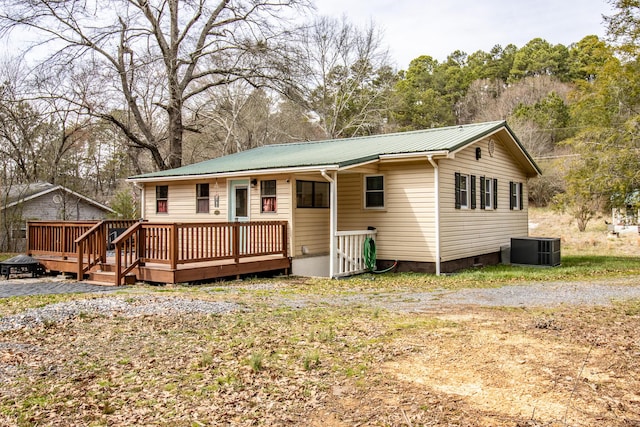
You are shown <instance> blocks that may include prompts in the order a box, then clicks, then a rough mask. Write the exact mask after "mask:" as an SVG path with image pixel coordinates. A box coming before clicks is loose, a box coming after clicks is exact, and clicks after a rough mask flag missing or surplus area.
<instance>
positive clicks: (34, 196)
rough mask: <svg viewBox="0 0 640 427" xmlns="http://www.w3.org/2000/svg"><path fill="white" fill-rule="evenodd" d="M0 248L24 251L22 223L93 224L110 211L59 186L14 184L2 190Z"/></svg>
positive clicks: (23, 225) (23, 228)
mask: <svg viewBox="0 0 640 427" xmlns="http://www.w3.org/2000/svg"><path fill="white" fill-rule="evenodd" d="M2 196H3V200H2V204H1V206H0V223H1V224H2V225H1V226H0V248H1V250H4V251H11V252H21V251H24V250H25V239H26V222H27V221H33V220H40V221H48V220H64V221H79V220H97V219H104V218H106V216H107V215H108V214H110V213H114V211H113V210H112V209H111V208H109V207H108V206H105V205H103V204H101V203H99V202H97V201H95V200H92V199H90V198H89V197H86V196H83V195H82V194H79V193H77V192H75V191H72V190H70V189H68V188H66V187H63V186H62V185H54V184H50V183H48V182H35V183H31V184H14V185H12V186H11V187H5V188H3V189H2Z"/></svg>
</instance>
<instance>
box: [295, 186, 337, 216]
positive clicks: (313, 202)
mask: <svg viewBox="0 0 640 427" xmlns="http://www.w3.org/2000/svg"><path fill="white" fill-rule="evenodd" d="M298 183H300V184H302V183H310V184H311V205H310V206H306V205H305V206H300V204H299V196H298V194H299V192H298ZM318 185H323V186H325V185H326V187H327V199H326V201H327V205H326V206H316V186H318ZM330 192H331V188H330V186H329V183H328V182H323V181H309V180H305V179H296V209H329V207H330V206H331V200H330V199H331V196H330Z"/></svg>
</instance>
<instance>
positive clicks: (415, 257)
mask: <svg viewBox="0 0 640 427" xmlns="http://www.w3.org/2000/svg"><path fill="white" fill-rule="evenodd" d="M377 173H378V174H382V175H383V176H384V192H385V208H384V209H381V210H378V209H365V208H364V201H363V198H364V177H365V174H341V175H339V178H338V230H342V231H344V230H366V229H367V227H368V226H372V227H375V228H376V229H377V232H378V234H377V238H376V249H377V257H378V258H379V259H391V260H394V259H397V260H403V261H422V262H432V261H433V260H434V258H435V234H434V230H435V226H434V218H435V210H434V197H433V168H432V167H431V166H430V165H429V163H428V162H427V160H426V159H425V161H424V162H412V163H405V162H390V163H382V164H381V165H380V167H379V169H378V172H377Z"/></svg>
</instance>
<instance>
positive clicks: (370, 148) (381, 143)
mask: <svg viewBox="0 0 640 427" xmlns="http://www.w3.org/2000/svg"><path fill="white" fill-rule="evenodd" d="M502 127H506V128H507V129H508V127H507V125H506V122H504V121H497V122H487V123H478V124H469V125H462V126H450V127H443V128H433V129H426V130H419V131H411V132H401V133H392V134H384V135H374V136H363V137H357V138H345V139H332V140H326V141H315V142H300V143H288V144H277V145H265V146H263V147H259V148H254V149H251V150H247V151H242V152H239V153H235V154H231V155H228V156H223V157H218V158H215V159H211V160H206V161H203V162H199V163H194V164H191V165H187V166H182V167H179V168H176V169H170V170H164V171H159V172H152V173H147V174H143V175H137V176H134V177H131V178H130V179H131V180H134V181H135V180H145V179H148V178H161V177H167V178H169V177H185V176H195V175H212V174H222V173H233V172H242V171H260V170H274V169H285V168H299V167H321V166H329V165H331V166H336V167H338V168H343V167H346V166H350V165H355V164H360V163H364V162H367V161H371V160H376V159H378V158H380V156H382V155H392V154H404V153H423V152H424V153H429V152H436V151H448V152H451V151H455V150H457V149H459V148H462V147H464V146H465V145H467V144H470V143H473V142H475V141H477V140H478V139H481V138H482V137H484V136H486V135H489V134H491V133H493V132H495V131H497V130H498V129H500V128H502ZM509 133H510V134H511V135H512V136H513V138H514V140H515V141H516V143H517V144H518V145H519V146H520V148H521V149H522V151H523V152H524V153H525V155H527V154H526V151H525V150H524V148H522V146H521V144H520V143H519V142H518V141H517V139H516V138H515V135H513V133H512V132H511V131H510V130H509ZM527 158H528V159H529V160H530V161H531V162H532V164H533V165H534V168H536V169H537V167H536V166H535V163H533V160H532V159H531V158H530V157H529V156H528V155H527Z"/></svg>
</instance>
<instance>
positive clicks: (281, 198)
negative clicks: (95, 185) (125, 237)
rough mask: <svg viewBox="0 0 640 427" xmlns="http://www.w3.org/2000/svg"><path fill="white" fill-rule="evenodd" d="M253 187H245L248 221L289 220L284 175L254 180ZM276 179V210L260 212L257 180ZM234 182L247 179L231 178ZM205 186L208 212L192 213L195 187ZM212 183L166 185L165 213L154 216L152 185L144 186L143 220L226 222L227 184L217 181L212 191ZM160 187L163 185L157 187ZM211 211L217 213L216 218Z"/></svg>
mask: <svg viewBox="0 0 640 427" xmlns="http://www.w3.org/2000/svg"><path fill="white" fill-rule="evenodd" d="M256 179H257V185H256V186H255V187H253V186H251V185H249V198H250V199H249V209H250V220H251V221H290V218H291V186H290V185H289V183H287V179H289V177H288V176H282V175H279V176H265V177H260V178H256ZM263 179H264V180H276V199H277V211H276V212H268V213H262V212H260V180H263ZM233 180H234V181H239V180H247V181H248V182H250V181H251V178H249V177H245V178H234V179H233ZM203 183H208V184H209V213H208V214H207V213H196V184H203ZM215 183H216V181H215V180H199V181H186V182H170V181H169V182H167V184H166V185H168V186H169V199H168V207H169V209H168V213H166V214H158V213H156V184H146V185H145V217H146V219H148V220H149V221H156V222H164V221H167V222H199V221H206V222H226V221H228V215H229V207H228V197H227V193H228V191H229V181H227V180H226V179H224V180H223V179H218V188H217V190H216V187H215ZM158 185H164V184H158ZM216 191H217V193H218V195H219V196H220V205H219V207H218V208H216V207H214V196H215V194H216ZM215 211H219V214H218V215H216V214H215Z"/></svg>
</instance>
